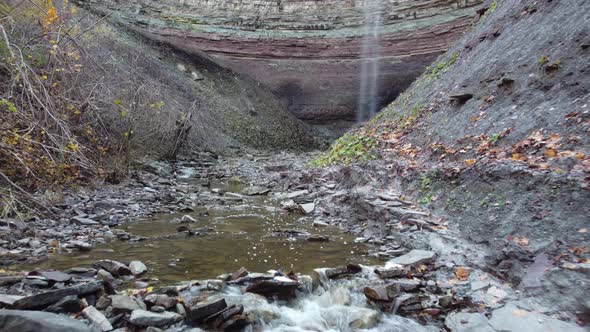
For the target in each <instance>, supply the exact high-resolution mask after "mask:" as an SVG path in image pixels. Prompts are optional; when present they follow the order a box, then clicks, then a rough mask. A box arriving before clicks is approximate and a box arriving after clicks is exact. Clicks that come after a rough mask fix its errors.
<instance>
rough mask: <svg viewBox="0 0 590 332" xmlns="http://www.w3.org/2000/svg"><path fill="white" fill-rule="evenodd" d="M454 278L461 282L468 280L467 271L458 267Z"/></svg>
mask: <svg viewBox="0 0 590 332" xmlns="http://www.w3.org/2000/svg"><path fill="white" fill-rule="evenodd" d="M455 276H457V279H459V280H461V281H465V280H468V279H469V271H468V270H467V269H466V268H465V267H463V266H459V267H458V268H457V269H456V270H455Z"/></svg>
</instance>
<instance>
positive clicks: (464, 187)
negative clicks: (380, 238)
mask: <svg viewBox="0 0 590 332" xmlns="http://www.w3.org/2000/svg"><path fill="white" fill-rule="evenodd" d="M589 23H590V2H588V1H583V0H574V1H556V0H553V1H516V0H505V1H493V2H492V1H488V3H487V11H485V12H484V11H482V12H481V16H480V18H479V20H478V21H477V22H475V23H474V26H473V28H472V30H471V31H470V32H468V33H467V34H466V35H465V36H464V38H463V39H462V40H461V41H460V42H459V43H458V44H457V45H456V46H454V47H453V48H452V49H450V50H449V51H448V52H447V53H446V54H445V55H443V56H441V57H440V58H439V59H438V61H437V62H435V63H434V64H433V65H432V66H431V67H430V68H429V69H428V70H427V71H426V73H425V74H424V75H422V77H421V78H420V79H418V80H417V81H416V82H415V83H414V84H413V85H412V86H411V87H410V88H409V89H408V90H407V91H406V92H405V93H404V94H402V95H401V96H400V97H399V98H398V99H397V100H396V101H395V102H394V103H393V104H391V105H390V106H388V107H387V108H386V109H385V110H384V111H383V112H382V113H381V114H380V115H378V117H377V118H376V119H374V120H372V121H370V122H369V123H367V124H365V125H363V126H362V127H360V128H358V129H356V130H353V131H351V132H350V133H349V134H348V135H346V136H345V137H343V138H342V139H340V140H339V141H337V142H336V143H335V145H334V146H333V149H332V150H331V151H329V152H327V153H325V154H324V155H323V156H321V157H320V158H318V159H316V161H315V162H316V164H318V165H322V166H325V165H333V164H342V163H350V162H354V161H357V160H367V159H379V160H378V161H374V162H371V163H369V166H362V168H361V167H358V166H353V167H351V169H349V170H347V171H346V172H347V173H345V174H346V175H347V177H348V179H350V180H349V181H348V182H349V186H350V187H355V186H359V185H362V184H366V183H368V182H370V183H375V179H378V181H377V182H378V183H379V184H380V188H375V189H378V190H381V189H387V188H396V189H398V190H402V191H403V192H405V193H406V194H408V195H409V196H411V197H413V198H415V199H416V200H418V201H419V202H420V203H421V204H422V205H424V206H426V207H428V208H430V209H431V210H432V211H434V212H435V213H436V214H438V215H441V216H445V217H446V218H448V220H449V227H450V228H451V229H454V230H457V231H458V232H460V234H462V237H463V238H464V240H466V241H471V242H473V243H477V244H483V245H484V246H485V247H486V248H488V249H489V250H488V251H486V252H484V253H480V254H482V256H483V260H482V261H480V262H479V264H482V265H483V267H485V268H486V269H488V270H491V271H493V272H494V273H497V274H498V275H501V276H503V277H504V278H505V279H506V280H507V281H508V282H511V283H513V284H514V285H520V287H521V288H522V290H523V291H524V292H528V293H526V294H539V295H541V296H542V297H543V298H544V299H545V300H547V304H548V306H550V307H552V308H560V309H565V310H567V311H569V312H570V313H574V312H577V313H580V312H583V311H584V310H586V312H588V310H589V308H588V303H586V301H587V300H586V299H584V298H583V295H582V294H584V293H586V294H587V293H588V292H589V291H590V282H589V279H588V274H587V273H588V269H587V262H588V248H587V245H588V243H590V224H589V220H590V207H589V206H588V202H590V191H589V190H588V189H589V184H590V157H589V155H590V149H589V144H588V143H589V141H590V136H589V135H588V134H589V130H590V108H589V106H588V103H589V102H590V95H589V91H590V80H589V79H588V72H589V71H590V49H589V47H590V24H589ZM367 170H372V171H370V172H368V171H367ZM424 245H425V246H427V245H428V244H424ZM545 255H546V257H549V262H548V263H546V264H545V265H543V264H541V265H542V267H541V268H539V264H540V263H539V264H533V265H531V264H532V263H533V261H535V260H537V262H538V261H540V260H541V258H540V257H545ZM580 264H581V265H580ZM583 264H586V265H583ZM584 266H585V267H584ZM535 269H537V270H538V271H537V272H533V271H534V270H535ZM539 271H540V272H539ZM531 278H533V279H535V280H537V281H538V282H536V283H534V285H532V286H531V287H529V286H530V282H528V281H530V279H531ZM525 281H527V282H525ZM564 295H565V296H564ZM586 315H587V313H586Z"/></svg>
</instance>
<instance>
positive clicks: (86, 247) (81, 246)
mask: <svg viewBox="0 0 590 332" xmlns="http://www.w3.org/2000/svg"><path fill="white" fill-rule="evenodd" d="M71 243H72V245H73V246H74V247H75V248H78V250H80V251H90V250H91V249H92V245H91V244H90V243H88V242H84V241H72V242H71Z"/></svg>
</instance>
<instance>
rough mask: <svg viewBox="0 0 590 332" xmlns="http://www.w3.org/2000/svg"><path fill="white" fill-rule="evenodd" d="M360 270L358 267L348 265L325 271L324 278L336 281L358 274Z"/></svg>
mask: <svg viewBox="0 0 590 332" xmlns="http://www.w3.org/2000/svg"><path fill="white" fill-rule="evenodd" d="M362 270H363V269H362V268H361V267H360V265H356V264H348V265H346V266H341V267H337V268H331V269H326V270H325V273H326V277H327V278H328V279H338V278H342V277H345V276H350V275H352V274H356V273H359V272H361V271H362Z"/></svg>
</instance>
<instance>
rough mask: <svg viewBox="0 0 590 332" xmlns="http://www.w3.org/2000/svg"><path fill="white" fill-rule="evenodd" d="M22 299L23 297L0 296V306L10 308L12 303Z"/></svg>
mask: <svg viewBox="0 0 590 332" xmlns="http://www.w3.org/2000/svg"><path fill="white" fill-rule="evenodd" d="M22 298H24V296H20V295H8V294H0V306H2V307H12V306H13V305H14V302H16V301H18V300H20V299H22Z"/></svg>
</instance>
